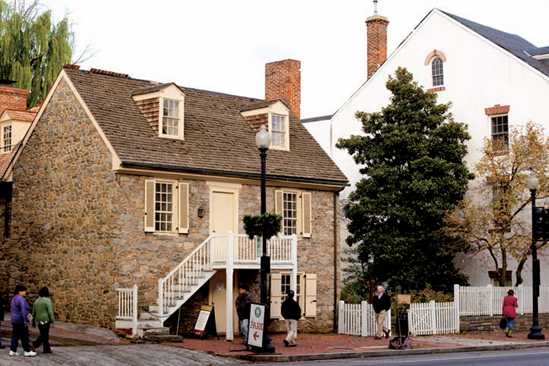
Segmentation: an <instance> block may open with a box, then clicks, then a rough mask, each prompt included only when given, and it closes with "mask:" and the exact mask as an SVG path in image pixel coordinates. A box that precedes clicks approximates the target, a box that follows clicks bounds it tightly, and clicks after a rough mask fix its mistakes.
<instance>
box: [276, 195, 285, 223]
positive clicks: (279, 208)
mask: <svg viewBox="0 0 549 366" xmlns="http://www.w3.org/2000/svg"><path fill="white" fill-rule="evenodd" d="M275 212H276V214H277V215H280V216H282V222H281V224H280V232H281V233H283V232H284V192H283V191H275Z"/></svg>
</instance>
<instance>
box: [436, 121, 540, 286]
mask: <svg viewBox="0 0 549 366" xmlns="http://www.w3.org/2000/svg"><path fill="white" fill-rule="evenodd" d="M548 163H549V140H548V139H547V138H546V137H545V135H544V132H543V129H542V127H541V126H540V125H537V124H535V123H532V122H528V123H527V124H526V125H524V126H519V127H515V128H513V129H511V131H510V133H509V137H508V139H503V140H502V139H486V140H485V142H484V145H483V148H482V157H481V159H480V161H479V162H478V163H477V164H476V166H475V173H476V175H477V176H478V177H480V179H479V180H478V181H477V182H476V184H474V186H473V187H472V188H471V193H470V194H468V197H467V198H466V199H464V200H463V201H462V202H461V203H460V204H459V206H458V209H457V210H455V211H454V212H452V213H451V214H450V215H449V216H448V217H447V219H446V223H447V230H448V233H449V234H450V235H452V236H454V237H455V238H456V239H459V240H461V241H462V242H463V243H465V244H466V245H467V252H468V253H470V254H473V255H475V254H482V253H484V254H486V253H487V254H488V256H489V258H491V262H492V264H493V268H494V270H495V273H496V276H497V280H498V282H499V284H500V286H505V282H506V281H505V280H506V273H507V268H508V263H509V259H510V258H513V259H515V260H516V261H517V263H518V266H517V271H516V278H517V281H516V285H517V286H518V285H520V284H521V283H522V269H523V268H524V264H525V263H526V261H527V260H528V258H529V257H530V255H531V240H532V228H531V224H530V221H531V216H530V212H529V210H530V206H529V205H530V203H531V198H530V192H529V191H528V189H527V187H526V183H525V179H526V177H527V176H528V175H529V174H530V169H532V170H533V171H534V172H536V176H537V177H538V179H539V182H540V187H539V189H538V190H537V197H538V198H539V199H543V198H546V197H547V196H548V193H549V179H548V178H547V173H548V171H547V164H548ZM538 203H539V201H538ZM545 246H546V242H540V243H538V248H540V249H541V248H542V247H545Z"/></svg>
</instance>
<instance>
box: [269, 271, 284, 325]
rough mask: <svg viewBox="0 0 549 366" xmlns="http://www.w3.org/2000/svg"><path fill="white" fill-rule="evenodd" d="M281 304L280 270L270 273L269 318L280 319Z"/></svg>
mask: <svg viewBox="0 0 549 366" xmlns="http://www.w3.org/2000/svg"><path fill="white" fill-rule="evenodd" d="M281 305H282V275H281V274H280V272H273V273H271V319H281V318H282V314H281V312H280V309H281Z"/></svg>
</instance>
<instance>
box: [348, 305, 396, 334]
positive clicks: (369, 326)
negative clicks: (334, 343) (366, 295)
mask: <svg viewBox="0 0 549 366" xmlns="http://www.w3.org/2000/svg"><path fill="white" fill-rule="evenodd" d="M384 324H385V326H386V327H387V328H389V329H391V312H388V313H387V317H386V318H385V323H384ZM376 330H377V325H376V319H375V315H374V307H373V306H372V304H368V303H367V302H366V301H363V302H362V303H360V304H345V302H344V301H340V302H339V321H338V333H339V334H349V335H356V336H362V337H372V336H375V335H376Z"/></svg>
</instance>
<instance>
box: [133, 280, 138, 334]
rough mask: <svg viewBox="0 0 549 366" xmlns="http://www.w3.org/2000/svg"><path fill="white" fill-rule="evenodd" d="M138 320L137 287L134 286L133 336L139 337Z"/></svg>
mask: <svg viewBox="0 0 549 366" xmlns="http://www.w3.org/2000/svg"><path fill="white" fill-rule="evenodd" d="M138 318H139V315H138V314H137V285H133V329H132V331H133V333H132V334H133V336H134V337H137V327H138V321H139V320H138Z"/></svg>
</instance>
